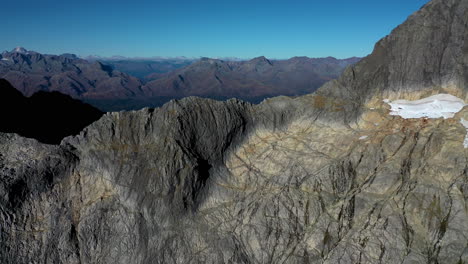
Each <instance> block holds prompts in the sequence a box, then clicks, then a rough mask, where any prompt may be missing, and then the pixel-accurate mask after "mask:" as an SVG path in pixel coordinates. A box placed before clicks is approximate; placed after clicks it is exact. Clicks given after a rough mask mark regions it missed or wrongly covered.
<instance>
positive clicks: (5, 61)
mask: <svg viewBox="0 0 468 264" xmlns="http://www.w3.org/2000/svg"><path fill="white" fill-rule="evenodd" d="M0 78H3V79H6V80H8V81H9V82H10V83H11V84H12V85H13V86H14V87H15V88H16V89H18V90H19V91H21V92H22V93H23V94H24V95H26V96H30V95H32V94H34V93H35V92H38V91H58V92H61V93H64V94H67V95H70V96H72V97H74V98H80V99H85V98H95V99H115V98H122V97H131V96H137V95H141V91H140V90H139V88H140V86H141V81H140V80H139V79H137V78H135V77H132V76H130V75H128V74H125V73H122V72H119V71H115V70H113V69H112V68H111V67H110V66H109V65H105V64H102V63H101V62H88V61H86V60H83V59H80V58H78V57H76V56H75V55H73V54H63V55H60V56H58V55H46V54H40V53H37V52H34V51H27V50H26V49H24V48H21V47H18V48H16V49H14V50H12V51H11V52H3V53H2V54H1V55H0Z"/></svg>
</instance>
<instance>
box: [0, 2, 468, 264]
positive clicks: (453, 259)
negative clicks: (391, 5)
mask: <svg viewBox="0 0 468 264" xmlns="http://www.w3.org/2000/svg"><path fill="white" fill-rule="evenodd" d="M467 10H468V1H467V0H448V1H447V0H446V1H442V0H434V1H432V2H430V3H429V4H427V5H426V6H425V7H424V8H423V9H422V10H421V11H419V12H417V13H416V14H414V15H413V16H411V17H410V18H409V19H408V21H407V22H405V23H404V24H403V25H402V26H400V27H398V28H397V29H395V30H394V31H393V33H392V34H391V35H390V36H388V37H386V38H384V40H382V41H380V42H379V43H378V44H377V46H376V50H375V51H374V53H373V54H371V55H370V56H369V57H367V58H365V59H363V61H361V62H360V63H358V64H357V65H356V66H353V67H352V68H350V69H348V71H347V72H346V73H345V74H344V75H343V76H342V78H341V79H340V80H338V81H334V82H331V83H328V84H327V85H325V86H324V87H322V88H321V89H320V90H319V91H318V92H317V93H315V94H311V95H306V96H302V97H297V98H288V97H278V98H273V99H269V100H267V101H265V102H263V103H262V104H259V105H251V104H249V103H244V102H242V101H238V100H229V101H227V102H218V101H213V100H208V99H199V98H195V97H190V98H186V99H183V100H180V101H172V102H170V103H168V104H166V105H164V106H163V107H161V108H157V109H143V110H141V111H134V112H119V113H108V114H106V115H104V116H103V117H102V118H101V119H100V120H98V121H97V122H95V123H93V124H91V125H90V126H89V127H87V128H86V129H85V130H83V131H82V132H81V134H80V135H79V136H76V137H68V138H65V139H64V140H63V141H62V142H61V144H60V145H45V144H41V143H38V142H37V141H35V140H32V139H26V138H22V137H19V136H17V135H15V134H4V133H0V223H1V224H0V262H1V263H148V264H149V263H466V262H468V221H467V219H468V215H467V214H468V206H467V201H468V162H467V152H466V151H467V150H466V149H465V148H464V145H463V142H464V139H465V135H466V129H465V127H464V126H463V125H462V123H461V122H460V121H461V120H467V119H468V108H467V107H464V108H463V109H462V110H461V111H460V112H458V113H457V114H455V116H454V117H453V118H447V119H443V118H438V119H426V118H412V119H403V118H401V117H399V116H391V115H389V112H390V107H389V106H388V105H387V104H385V103H383V102H382V100H383V99H384V98H390V99H391V100H394V99H405V100H410V99H411V100H412V99H420V98H424V97H427V96H430V95H432V94H438V93H441V92H444V93H449V94H452V95H455V96H458V97H459V98H463V99H464V100H465V101H466V91H467V89H466V86H465V83H466V80H468V78H467V75H466V73H467V72H468V71H466V70H463V69H466V65H468V63H467V62H468V59H467V57H468V49H467V47H468V46H467V44H466V42H465V38H466V36H467V28H468V27H466V25H467V24H468V15H467V14H468V13H467ZM436 19H437V20H436ZM447 30H448V31H449V32H450V34H448V33H447V34H448V35H447V34H446V32H447ZM413 33H414V34H413ZM438 40H441V41H442V40H443V41H446V42H447V43H446V44H444V45H442V46H441V45H439V44H440V43H438V42H437V41H438ZM444 43H445V42H444ZM417 47H419V48H417ZM421 47H424V48H421ZM425 48H426V49H425ZM413 49H414V50H413ZM441 49H443V50H444V51H440V50H441ZM439 51H440V52H439ZM437 52H439V53H437ZM457 52H458V53H457ZM429 53H431V54H435V55H434V56H433V57H435V58H434V59H433V58H432V57H430V58H429V57H427V56H426V55H427V54H429ZM408 54H412V55H408ZM450 54H452V55H453V54H456V55H457V56H455V57H453V56H451V55H450ZM436 55H437V56H436ZM439 55H440V56H439ZM406 56H412V57H411V58H408V61H407V59H406V58H407V57H406ZM402 58H404V60H402ZM437 58H438V60H437ZM433 60H434V61H433ZM410 61H411V62H412V64H409V63H407V62H410ZM403 66H405V67H407V68H403V69H404V70H405V71H404V72H405V73H404V74H403V72H399V70H400V69H401V67H403ZM418 67H419V68H418ZM434 67H435V68H434ZM464 67H465V68H464ZM449 70H450V72H451V73H450V76H448V75H446V74H445V72H448V71H449ZM424 72H426V73H424ZM407 74H408V75H407ZM447 76H448V77H447ZM446 77H447V78H446ZM447 83H450V85H446V84H447Z"/></svg>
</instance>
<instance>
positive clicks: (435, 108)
mask: <svg viewBox="0 0 468 264" xmlns="http://www.w3.org/2000/svg"><path fill="white" fill-rule="evenodd" d="M383 101H384V102H385V103H388V104H389V105H390V106H391V112H390V115H395V116H401V117H403V118H405V119H407V118H421V117H428V118H439V117H443V118H444V119H447V118H452V117H453V116H454V115H455V114H456V113H458V112H459V111H460V110H461V109H462V108H463V107H464V106H465V105H466V104H465V102H464V101H463V100H462V99H460V98H458V97H456V96H453V95H450V94H436V95H433V96H429V97H426V98H423V99H420V100H416V101H407V100H396V101H393V102H391V101H390V100H388V99H385V100H383Z"/></svg>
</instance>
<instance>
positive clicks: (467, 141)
mask: <svg viewBox="0 0 468 264" xmlns="http://www.w3.org/2000/svg"><path fill="white" fill-rule="evenodd" d="M460 123H461V124H462V125H463V126H464V127H465V128H466V136H465V140H464V141H463V146H464V147H465V148H468V121H467V120H465V119H464V118H462V119H460Z"/></svg>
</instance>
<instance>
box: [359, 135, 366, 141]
mask: <svg viewBox="0 0 468 264" xmlns="http://www.w3.org/2000/svg"><path fill="white" fill-rule="evenodd" d="M366 138H367V136H362V137H359V140H363V139H366Z"/></svg>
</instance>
